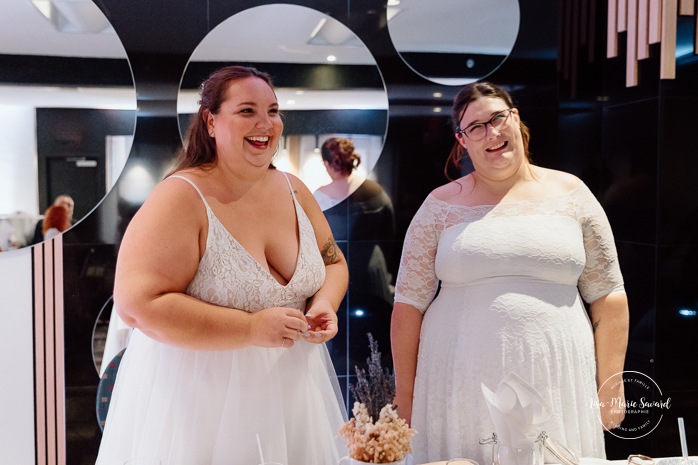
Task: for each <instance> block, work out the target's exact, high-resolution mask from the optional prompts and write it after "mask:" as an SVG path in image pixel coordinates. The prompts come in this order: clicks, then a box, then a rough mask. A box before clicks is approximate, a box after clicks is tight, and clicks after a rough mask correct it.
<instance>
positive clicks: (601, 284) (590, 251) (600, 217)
mask: <svg viewBox="0 0 698 465" xmlns="http://www.w3.org/2000/svg"><path fill="white" fill-rule="evenodd" d="M578 191H579V195H578V197H577V198H576V199H575V208H576V210H577V219H578V220H579V224H580V225H581V227H582V232H583V235H584V250H585V251H586V265H585V266H584V271H582V274H581V276H580V277H579V283H578V284H579V292H580V294H581V296H582V298H583V299H584V300H585V301H586V302H588V303H591V302H593V301H595V300H596V299H598V298H600V297H603V296H605V295H608V294H610V293H611V292H625V288H624V285H623V276H622V274H621V271H620V266H619V264H618V254H617V252H616V245H615V242H614V239H613V232H612V231H611V225H610V224H609V222H608V218H607V217H606V213H605V212H604V211H603V208H602V207H601V204H599V202H598V200H597V199H596V197H594V194H592V193H591V191H590V190H589V188H587V187H586V186H583V188H582V189H579V190H578Z"/></svg>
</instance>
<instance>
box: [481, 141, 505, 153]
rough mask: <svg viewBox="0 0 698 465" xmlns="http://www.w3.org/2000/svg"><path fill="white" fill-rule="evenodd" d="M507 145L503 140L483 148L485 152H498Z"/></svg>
mask: <svg viewBox="0 0 698 465" xmlns="http://www.w3.org/2000/svg"><path fill="white" fill-rule="evenodd" d="M507 145H509V142H507V141H504V142H502V143H501V144H497V145H495V146H492V147H489V148H486V149H485V152H488V153H492V152H498V151H500V150H502V149H505V148H506V147H507Z"/></svg>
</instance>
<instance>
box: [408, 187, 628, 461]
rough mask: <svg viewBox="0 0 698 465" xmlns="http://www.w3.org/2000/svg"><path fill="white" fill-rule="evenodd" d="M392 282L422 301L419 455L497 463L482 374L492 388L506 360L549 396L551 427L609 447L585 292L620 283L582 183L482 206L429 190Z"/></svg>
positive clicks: (590, 447)
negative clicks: (454, 200)
mask: <svg viewBox="0 0 698 465" xmlns="http://www.w3.org/2000/svg"><path fill="white" fill-rule="evenodd" d="M438 284H440V289H439V292H438V295H437V296H436V298H434V295H435V293H436V291H437V287H439V286H438ZM396 287H397V289H396V297H395V300H396V301H399V302H404V303H408V304H410V305H413V306H415V307H416V308H417V309H419V310H420V311H422V312H424V319H423V323H422V329H421V335H420V345H419V356H418V363H417V376H416V379H415V386H414V403H413V411H412V426H413V427H414V428H415V429H417V431H418V434H417V435H416V436H415V438H414V440H413V449H414V461H415V463H424V462H432V461H438V460H446V459H448V458H454V457H468V458H471V459H474V460H476V461H477V462H479V463H480V464H481V465H489V464H490V463H492V448H491V446H481V445H479V444H478V441H479V440H480V439H484V438H491V437H492V433H493V432H495V429H494V425H493V423H492V420H491V418H490V414H489V412H488V410H487V406H486V404H485V401H484V396H483V394H482V388H481V383H484V384H485V385H486V386H487V387H489V388H490V389H492V390H495V389H496V387H497V384H498V383H499V381H500V380H501V379H502V378H503V377H504V375H506V374H507V373H508V372H515V373H516V374H518V375H519V376H521V378H523V379H524V380H525V381H526V382H528V383H530V384H531V385H532V386H533V387H534V388H535V389H536V390H537V391H538V392H539V393H540V394H541V395H542V396H543V397H544V398H545V399H546V401H547V402H548V403H549V405H550V407H551V409H552V412H553V415H552V417H551V418H550V420H549V421H548V422H547V423H546V425H545V430H546V431H547V433H548V435H549V436H552V437H554V438H556V439H557V440H559V441H561V442H562V443H563V444H566V445H567V446H568V447H569V448H570V449H571V450H572V451H574V452H575V453H577V454H579V455H580V456H583V457H605V451H604V439H603V431H602V427H601V422H600V415H599V409H598V397H597V391H596V364H595V356H594V339H593V334H592V329H591V325H590V321H589V317H588V315H587V312H586V311H585V308H584V305H583V302H582V300H581V298H583V299H584V300H585V301H586V302H593V301H594V300H596V299H597V298H599V297H602V296H604V295H607V294H609V293H611V292H624V289H623V282H622V276H621V273H620V269H619V266H618V263H617V259H616V250H615V245H614V241H613V236H612V233H611V229H610V226H609V224H608V221H607V219H606V216H605V214H604V212H603V210H602V208H601V206H600V205H599V203H598V202H597V200H596V198H595V197H594V196H593V194H592V193H591V192H590V191H589V189H588V188H587V187H586V186H585V185H584V184H580V185H579V186H577V187H575V188H574V189H572V190H571V191H570V192H568V193H566V194H564V195H558V196H551V197H546V198H541V199H533V200H526V201H521V202H515V203H502V204H499V205H489V206H474V207H469V206H459V205H451V204H448V203H446V202H443V201H441V200H438V199H436V198H435V197H434V196H429V197H428V198H427V199H426V200H425V202H424V204H423V205H422V207H421V208H420V210H419V211H418V212H417V214H416V215H415V217H414V219H413V221H412V224H411V225H410V228H409V231H408V233H407V237H406V240H405V244H404V249H403V256H402V261H401V264H400V270H399V274H398V281H397V285H396ZM580 293H581V298H580ZM432 300H433V301H432Z"/></svg>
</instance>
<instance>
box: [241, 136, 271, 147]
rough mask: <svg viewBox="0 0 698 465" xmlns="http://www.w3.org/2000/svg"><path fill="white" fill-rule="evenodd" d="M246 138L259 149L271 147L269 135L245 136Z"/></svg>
mask: <svg viewBox="0 0 698 465" xmlns="http://www.w3.org/2000/svg"><path fill="white" fill-rule="evenodd" d="M245 140H246V141H247V142H248V143H249V144H250V145H252V146H254V147H256V148H258V149H266V148H267V147H269V136H252V137H245Z"/></svg>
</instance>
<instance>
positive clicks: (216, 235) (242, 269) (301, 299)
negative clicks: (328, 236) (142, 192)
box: [171, 176, 325, 312]
mask: <svg viewBox="0 0 698 465" xmlns="http://www.w3.org/2000/svg"><path fill="white" fill-rule="evenodd" d="M171 178H179V179H183V180H186V181H187V182H189V183H190V184H191V185H192V186H194V188H196V190H197V192H199V195H200V196H201V199H202V201H203V202H204V204H205V206H206V215H207V217H208V238H207V240H206V250H205V252H204V255H203V257H202V258H201V261H200V262H199V269H198V271H197V272H196V275H195V276H194V279H193V280H192V281H191V283H189V286H188V287H187V290H186V293H187V294H188V295H191V296H193V297H196V298H198V299H201V300H204V301H206V302H210V303H212V304H215V305H220V306H224V307H230V308H234V309H239V310H244V311H248V312H255V311H258V310H262V309H264V308H269V307H275V306H279V307H292V308H297V309H300V310H304V309H305V303H306V300H307V299H308V298H309V297H311V296H312V295H313V294H315V293H316V292H317V291H318V289H320V287H321V286H322V284H323V282H324V281H325V265H324V263H323V260H322V256H321V255H320V250H319V248H318V246H317V241H316V239H315V233H314V230H313V226H312V223H311V222H310V219H309V218H308V216H307V215H306V213H305V211H304V210H303V208H302V207H301V206H300V204H299V203H298V200H297V199H296V196H295V194H294V193H293V190H292V189H291V195H292V196H293V203H294V205H295V209H296V218H297V221H298V230H299V236H300V248H299V252H298V258H297V262H296V269H295V272H294V273H293V276H292V277H291V280H290V281H289V282H288V283H287V284H286V285H282V284H281V283H279V282H278V281H277V280H276V279H275V278H274V277H273V276H272V275H271V273H269V271H267V270H266V269H264V268H263V267H262V266H261V265H260V264H259V263H258V262H257V261H256V260H255V259H254V258H253V257H252V256H251V255H250V254H249V253H248V252H247V251H246V250H245V249H244V248H243V247H242V245H240V243H238V241H237V240H236V239H235V238H234V237H233V236H232V235H231V234H230V232H228V230H227V229H225V227H224V226H223V224H222V223H221V222H220V221H219V220H218V218H217V217H216V215H215V213H214V212H213V210H212V209H211V207H210V206H209V205H208V202H207V201H206V199H205V198H204V196H203V195H202V194H201V191H199V189H198V188H197V187H196V185H195V184H194V183H193V182H192V181H191V180H189V179H187V178H184V177H182V176H171ZM287 180H288V178H287ZM289 189H290V184H289Z"/></svg>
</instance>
